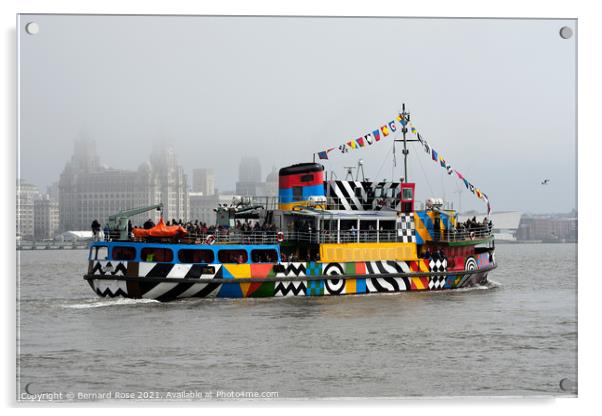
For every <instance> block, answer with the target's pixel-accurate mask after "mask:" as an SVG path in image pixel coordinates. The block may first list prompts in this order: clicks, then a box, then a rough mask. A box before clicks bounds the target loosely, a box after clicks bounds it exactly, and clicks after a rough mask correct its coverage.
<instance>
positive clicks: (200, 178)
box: [192, 169, 215, 196]
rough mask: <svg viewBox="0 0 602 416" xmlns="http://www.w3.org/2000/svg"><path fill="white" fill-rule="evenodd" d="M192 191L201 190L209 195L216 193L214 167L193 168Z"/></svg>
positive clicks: (197, 191)
mask: <svg viewBox="0 0 602 416" xmlns="http://www.w3.org/2000/svg"><path fill="white" fill-rule="evenodd" d="M192 192H195V193H199V192H200V193H202V194H203V195H207V196H210V195H214V194H215V175H214V173H213V169H193V170H192Z"/></svg>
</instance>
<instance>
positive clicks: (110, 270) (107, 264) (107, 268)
mask: <svg viewBox="0 0 602 416" xmlns="http://www.w3.org/2000/svg"><path fill="white" fill-rule="evenodd" d="M127 268H128V262H127V261H112V262H111V261H107V260H99V261H95V262H94V265H93V266H92V273H91V274H99V275H101V276H104V275H106V274H110V275H112V276H125V275H126V273H127Z"/></svg>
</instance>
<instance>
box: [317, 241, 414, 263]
mask: <svg viewBox="0 0 602 416" xmlns="http://www.w3.org/2000/svg"><path fill="white" fill-rule="evenodd" d="M320 259H321V261H322V262H324V263H339V262H350V261H377V260H417V259H418V257H417V254H416V244H415V243H346V244H321V245H320Z"/></svg>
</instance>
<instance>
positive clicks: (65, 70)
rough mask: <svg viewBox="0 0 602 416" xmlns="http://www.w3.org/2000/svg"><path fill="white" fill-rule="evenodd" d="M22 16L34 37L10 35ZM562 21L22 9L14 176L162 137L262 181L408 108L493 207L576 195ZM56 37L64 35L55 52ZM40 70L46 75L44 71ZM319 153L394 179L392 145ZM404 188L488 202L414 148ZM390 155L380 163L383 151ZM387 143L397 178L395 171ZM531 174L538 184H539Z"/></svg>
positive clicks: (199, 163)
mask: <svg viewBox="0 0 602 416" xmlns="http://www.w3.org/2000/svg"><path fill="white" fill-rule="evenodd" d="M33 19H35V21H36V22H38V23H39V24H40V32H39V33H38V34H37V35H35V36H30V35H27V34H24V32H23V26H24V25H25V24H26V23H27V22H29V21H31V20H33ZM564 25H567V26H570V27H572V28H573V29H575V24H574V21H571V20H566V21H560V20H479V19H468V20H459V19H352V18H346V19H327V18H237V17H230V18H217V17H158V16H156V17H150V16H149V17H125V16H121V17H117V16H112V17H101V16H35V17H32V16H27V15H25V16H22V17H21V21H20V27H19V30H20V34H19V36H20V38H21V39H20V42H21V56H20V58H21V59H20V64H21V67H20V76H21V79H20V81H21V85H20V89H21V105H20V110H21V142H20V150H21V160H20V170H21V172H20V177H21V178H23V179H25V180H28V181H30V182H32V183H34V184H36V185H38V186H39V187H41V190H44V189H45V187H46V186H48V185H50V184H51V183H52V182H54V181H58V178H59V175H60V173H61V171H62V169H63V167H64V164H65V163H66V161H67V160H68V159H69V158H70V156H71V154H72V149H73V142H74V140H75V139H77V138H79V137H82V136H84V137H88V138H91V139H94V140H95V141H96V143H97V149H98V154H99V157H100V160H101V163H103V164H106V165H108V166H110V167H113V168H121V169H136V168H137V167H138V165H140V164H141V163H143V162H144V161H145V160H147V159H148V157H149V155H150V149H151V148H152V146H153V143H154V142H156V141H159V140H165V141H167V142H169V143H171V144H172V145H173V147H174V150H175V153H176V154H177V156H178V161H179V163H180V164H181V165H182V166H183V167H184V170H185V172H186V174H187V175H188V177H189V179H191V173H192V169H194V168H211V169H214V171H215V177H216V187H217V188H219V189H220V190H224V191H225V190H231V189H233V188H234V183H235V182H236V180H237V176H238V164H239V162H240V159H241V158H242V157H244V156H251V157H252V156H257V157H259V159H260V161H261V165H262V180H264V179H265V176H267V174H268V173H269V172H270V171H271V169H272V166H275V167H276V168H277V169H279V168H281V167H283V166H286V165H288V164H291V163H300V162H307V161H311V160H312V155H313V153H315V152H318V151H322V150H325V149H327V148H331V147H335V148H336V147H337V146H338V145H340V144H343V143H345V142H347V141H349V140H353V139H355V138H358V137H360V136H362V135H364V134H366V133H368V132H371V131H372V130H374V129H376V128H378V127H380V126H381V125H383V124H384V123H386V122H388V121H390V120H392V119H393V118H394V117H395V115H396V114H397V112H398V111H399V110H400V108H401V103H402V102H405V103H406V106H407V110H408V111H410V112H411V114H412V121H413V123H414V125H415V126H416V128H417V129H418V130H419V131H420V132H421V134H423V135H424V136H425V137H426V138H427V140H428V141H429V143H430V144H431V145H432V146H433V147H434V148H435V149H436V150H437V151H438V152H439V153H440V154H442V155H443V156H444V157H445V159H446V160H447V161H448V162H449V163H450V164H451V165H452V167H454V168H456V169H458V170H459V171H461V172H462V173H463V174H464V176H465V177H466V178H467V179H468V180H469V181H470V182H471V183H473V184H474V185H476V186H478V187H479V188H480V189H481V190H482V191H483V192H485V193H486V194H487V195H488V196H489V199H490V200H491V204H492V208H493V210H494V212H495V211H505V210H522V211H531V212H568V211H570V210H571V209H573V208H575V204H576V176H575V175H576V172H575V171H576V160H575V158H576V152H575V151H576V137H575V128H574V126H575V114H574V111H575V75H576V74H575V36H574V37H573V38H571V39H569V40H564V39H561V38H560V36H558V30H559V28H560V27H561V26H564ZM59 46H60V47H59ZM42 69H43V70H42ZM387 140H389V141H388V142H387V141H382V142H380V143H375V144H374V145H372V146H369V147H366V148H363V149H359V150H351V151H350V152H349V153H346V154H341V153H340V152H339V151H338V150H336V149H335V150H334V151H332V152H331V153H330V154H329V156H330V158H331V160H328V161H322V162H323V164H324V165H325V168H326V170H327V171H331V170H335V171H336V174H337V176H338V177H339V178H341V179H342V178H344V177H345V171H344V169H343V167H344V166H355V165H356V164H357V160H358V159H360V158H361V159H363V160H364V161H365V166H364V167H365V170H366V176H367V177H369V178H370V179H372V180H382V179H383V178H387V180H391V177H392V174H391V160H390V151H391V143H392V140H390V139H387ZM409 149H410V158H409V159H410V160H409V169H408V170H409V180H410V181H412V182H416V183H417V191H416V192H417V195H416V196H417V199H418V200H424V199H425V198H427V197H429V196H437V197H445V198H446V199H448V200H451V201H453V202H454V205H455V206H456V207H457V201H458V195H457V193H455V192H456V191H458V190H462V208H463V210H468V209H476V210H478V211H483V210H484V204H483V203H482V201H480V200H478V199H477V198H476V197H475V196H473V195H472V194H471V193H470V192H469V191H468V190H467V189H466V188H465V187H464V185H463V184H462V183H461V182H460V181H459V180H458V179H457V178H456V177H455V175H453V176H448V175H447V173H445V170H444V169H442V168H441V167H440V166H439V165H438V164H435V163H434V162H432V161H431V160H429V158H428V155H426V154H425V153H424V151H423V150H422V149H421V148H420V147H419V146H418V145H417V144H415V143H413V144H410V145H409ZM387 156H389V157H387ZM401 157H402V155H401V145H398V146H397V161H398V164H397V169H396V171H395V178H396V180H397V179H398V178H399V176H401V172H402V163H401ZM544 178H549V179H551V184H550V185H549V186H545V187H544V186H542V185H541V181H542V180H543V179H544Z"/></svg>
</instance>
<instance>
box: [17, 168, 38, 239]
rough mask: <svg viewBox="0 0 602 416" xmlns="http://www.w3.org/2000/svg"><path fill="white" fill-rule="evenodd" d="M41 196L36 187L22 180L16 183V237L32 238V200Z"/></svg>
mask: <svg viewBox="0 0 602 416" xmlns="http://www.w3.org/2000/svg"><path fill="white" fill-rule="evenodd" d="M39 198H41V194H40V191H39V190H38V188H37V187H36V186H35V185H33V184H31V183H28V182H26V181H24V180H20V181H19V182H18V183H17V238H18V239H19V238H20V239H24V240H31V239H33V234H34V202H35V200H37V199H39Z"/></svg>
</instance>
